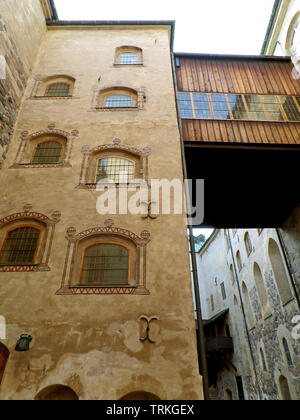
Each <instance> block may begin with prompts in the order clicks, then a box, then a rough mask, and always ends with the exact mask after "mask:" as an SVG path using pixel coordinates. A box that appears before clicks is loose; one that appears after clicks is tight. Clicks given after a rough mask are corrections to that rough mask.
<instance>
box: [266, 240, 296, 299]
mask: <svg viewBox="0 0 300 420" xmlns="http://www.w3.org/2000/svg"><path fill="white" fill-rule="evenodd" d="M268 251H269V258H270V261H271V266H272V270H273V273H274V277H275V281H276V284H277V288H278V292H279V295H280V298H281V302H282V304H283V305H284V304H285V303H287V302H288V301H289V300H290V299H291V298H292V296H293V295H292V291H291V287H290V283H289V279H288V276H287V274H286V270H285V267H284V264H283V261H282V256H281V253H280V250H279V248H278V245H277V243H276V242H275V241H274V240H273V239H270V240H269V246H268Z"/></svg>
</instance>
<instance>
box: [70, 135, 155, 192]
mask: <svg viewBox="0 0 300 420" xmlns="http://www.w3.org/2000/svg"><path fill="white" fill-rule="evenodd" d="M107 150H113V151H115V150H117V151H121V152H128V153H131V154H133V155H135V156H138V157H139V158H140V175H141V177H142V179H143V180H144V181H146V182H148V157H149V156H150V154H151V148H150V147H148V146H146V147H143V146H141V147H136V146H130V145H127V144H121V140H120V139H118V138H116V139H114V140H113V142H112V143H111V144H102V145H99V146H96V147H93V148H90V147H89V146H88V145H84V146H83V147H82V149H81V153H82V154H83V159H82V163H81V170H80V176H79V183H78V185H77V186H76V187H75V188H77V189H87V190H92V189H95V188H96V186H97V184H96V183H94V182H88V181H89V180H88V170H89V168H90V163H91V159H93V155H96V154H99V153H101V152H104V151H107ZM102 185H103V184H102ZM114 185H115V184H114ZM122 185H123V186H125V187H127V185H128V184H119V185H118V187H120V186H122ZM138 185H141V184H138ZM107 186H108V187H109V184H107Z"/></svg>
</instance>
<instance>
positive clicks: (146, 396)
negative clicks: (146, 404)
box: [120, 391, 160, 401]
mask: <svg viewBox="0 0 300 420" xmlns="http://www.w3.org/2000/svg"><path fill="white" fill-rule="evenodd" d="M120 400H131V401H135V400H160V398H159V397H158V396H157V395H154V394H152V393H151V392H145V391H135V392H130V393H129V394H126V395H124V397H122V398H120Z"/></svg>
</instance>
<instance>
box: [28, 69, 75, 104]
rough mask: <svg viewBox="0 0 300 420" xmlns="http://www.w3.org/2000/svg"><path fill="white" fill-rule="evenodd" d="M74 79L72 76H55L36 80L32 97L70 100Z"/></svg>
mask: <svg viewBox="0 0 300 420" xmlns="http://www.w3.org/2000/svg"><path fill="white" fill-rule="evenodd" d="M74 86H75V79H74V77H72V76H68V75H64V74H56V75H52V76H48V77H45V78H44V79H43V80H42V81H40V80H37V81H36V84H35V87H34V97H36V98H40V99H42V98H43V97H44V98H72V96H73V91H74Z"/></svg>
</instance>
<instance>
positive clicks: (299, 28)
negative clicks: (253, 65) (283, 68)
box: [262, 0, 300, 79]
mask: <svg viewBox="0 0 300 420" xmlns="http://www.w3.org/2000/svg"><path fill="white" fill-rule="evenodd" d="M262 54H266V55H278V56H285V55H288V56H290V57H291V60H292V62H293V64H294V66H295V67H294V70H293V76H294V77H295V78H296V79H299V77H300V6H299V1H298V0H283V1H280V2H278V3H277V6H276V9H275V10H274V13H273V15H272V17H271V20H270V29H269V31H268V32H267V35H266V38H265V41H264V45H263V49H262Z"/></svg>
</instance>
